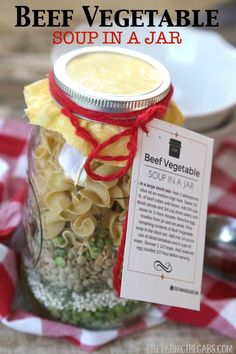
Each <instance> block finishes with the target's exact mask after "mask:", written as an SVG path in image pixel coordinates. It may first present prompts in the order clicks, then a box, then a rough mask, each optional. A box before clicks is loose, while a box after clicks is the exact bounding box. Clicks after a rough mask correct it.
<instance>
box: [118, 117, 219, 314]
mask: <svg viewBox="0 0 236 354" xmlns="http://www.w3.org/2000/svg"><path fill="white" fill-rule="evenodd" d="M148 130H149V133H148V135H146V134H145V133H144V132H143V131H139V138H138V152H137V154H136V157H135V160H134V164H133V170H132V183H131V194H130V202H129V214H128V215H129V217H128V227H127V235H126V244H125V253H124V264H123V273H122V285H121V297H124V298H128V299H133V300H142V301H148V302H153V303H159V304H165V305H171V306H178V307H182V308H188V309H193V310H199V308H200V295H201V282H202V270H203V256H204V244H205V228H206V217H207V205H208V193H209V185H210V176H211V165H212V153H213V140H212V139H210V138H208V137H206V136H203V135H200V134H197V133H195V132H192V131H190V130H187V129H184V128H181V127H178V126H176V125H173V124H170V123H166V122H163V121H161V120H153V121H152V122H151V123H150V124H149V125H148Z"/></svg>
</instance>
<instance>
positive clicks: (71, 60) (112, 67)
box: [53, 46, 171, 113]
mask: <svg viewBox="0 0 236 354" xmlns="http://www.w3.org/2000/svg"><path fill="white" fill-rule="evenodd" d="M53 72H54V77H55V81H56V83H57V85H58V86H59V87H60V88H61V89H62V90H63V91H64V92H65V93H66V94H67V95H68V96H69V97H70V99H71V100H73V101H74V102H76V103H77V104H78V105H80V106H81V107H84V108H87V109H91V110H94V111H99V112H110V113H124V112H130V111H137V110H141V109H144V108H147V107H149V106H151V105H153V104H155V103H157V102H159V101H161V100H163V99H164V98H165V97H166V96H167V95H168V93H169V90H170V85H171V78H170V74H169V72H168V71H167V69H166V68H165V67H164V66H163V65H162V64H161V63H160V62H158V61H157V60H155V59H153V58H151V57H149V56H147V55H144V54H141V53H139V52H136V51H133V50H129V49H124V48H111V47H105V46H103V47H86V48H83V49H78V50H73V51H71V52H69V53H66V54H64V55H62V56H61V57H59V58H58V59H57V61H56V62H55V64H54V68H53Z"/></svg>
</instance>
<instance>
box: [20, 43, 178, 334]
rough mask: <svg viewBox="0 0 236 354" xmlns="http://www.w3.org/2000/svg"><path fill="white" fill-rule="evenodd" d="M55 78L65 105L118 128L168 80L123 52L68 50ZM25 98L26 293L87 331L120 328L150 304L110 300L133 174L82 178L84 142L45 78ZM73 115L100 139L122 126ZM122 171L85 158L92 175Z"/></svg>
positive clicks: (118, 148)
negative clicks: (29, 130)
mask: <svg viewBox="0 0 236 354" xmlns="http://www.w3.org/2000/svg"><path fill="white" fill-rule="evenodd" d="M53 75H54V79H55V82H56V83H57V85H58V86H60V88H61V89H62V90H63V91H64V92H65V93H66V95H67V96H68V97H70V99H71V100H72V101H73V102H75V103H76V104H79V105H80V106H82V107H83V108H84V109H93V111H96V112H99V111H100V112H103V111H105V112H108V111H109V112H115V113H116V114H117V113H119V114H121V122H122V113H124V114H125V112H127V111H129V110H132V111H135V110H140V109H143V108H146V107H148V106H150V104H153V103H154V102H158V100H160V99H163V97H165V96H166V95H167V94H168V92H169V88H170V79H169V75H168V73H167V71H166V69H164V68H163V67H162V66H161V65H160V64H159V63H158V62H156V61H154V60H153V59H149V58H147V57H146V56H141V55H140V54H136V53H135V52H133V51H127V50H123V49H119V50H118V49H116V50H115V49H113V50H111V49H108V48H105V47H102V48H92V49H91V48H87V49H82V50H79V51H73V52H71V53H69V54H66V55H64V56H62V57H61V58H59V59H58V60H57V62H56V63H55V65H54V73H53ZM143 75H145V80H144V79H143ZM25 97H26V102H27V105H28V108H27V112H26V113H27V114H28V116H29V119H30V121H31V123H33V124H35V125H37V127H35V128H34V131H33V134H32V137H31V143H30V147H29V169H28V175H29V188H28V196H27V200H26V205H25V212H24V225H25V230H26V238H27V247H26V249H25V252H24V254H23V261H24V264H25V270H26V274H27V278H28V283H29V286H30V288H31V290H32V293H33V295H34V297H35V298H36V299H37V300H38V301H39V302H40V303H41V304H42V305H43V306H44V308H45V309H46V310H47V311H48V312H49V313H50V314H51V316H52V317H53V318H56V319H59V320H61V321H64V322H67V323H72V324H76V325H79V326H83V327H86V328H90V329H106V328H115V327H119V326H122V325H125V324H127V323H129V322H131V321H133V320H134V319H136V318H137V317H138V316H139V315H141V314H143V313H144V312H145V311H146V309H147V307H148V304H146V303H144V302H140V301H132V300H128V299H124V298H120V297H118V296H117V295H116V293H115V291H114V286H113V269H114V266H115V264H116V261H117V254H118V250H119V246H120V242H121V237H122V227H123V223H124V220H125V217H126V212H127V209H128V202H129V190H130V182H131V168H130V169H129V170H128V171H127V172H126V173H125V174H123V175H122V176H121V177H119V178H115V179H113V180H111V181H109V182H106V181H99V180H94V179H93V178H91V177H89V176H88V175H87V174H86V172H85V170H84V163H85V161H86V158H87V156H88V155H89V152H90V150H91V144H90V143H89V142H88V141H86V139H84V138H83V137H81V136H76V134H75V128H74V126H73V124H72V123H73V120H69V119H68V117H67V116H66V114H64V111H62V110H61V106H60V105H59V104H58V102H55V100H54V99H53V98H52V97H51V93H50V91H49V89H48V81H47V80H42V81H40V82H38V83H35V84H33V85H30V86H28V87H26V89H25ZM171 104H172V106H171V107H169V108H170V111H171V114H170V113H169V116H168V114H167V115H166V119H168V120H172V121H174V122H177V123H180V122H181V121H182V116H181V114H180V113H179V111H178V110H177V108H176V107H175V106H173V103H171ZM96 112H94V114H96ZM173 112H174V115H173ZM170 115H171V118H170ZM73 117H74V116H73ZM76 119H78V120H79V121H80V126H82V128H83V129H86V130H87V131H88V132H89V133H90V134H93V136H95V137H96V139H97V140H99V139H100V140H99V141H100V142H101V141H104V140H106V139H108V138H109V137H110V136H112V135H114V134H115V133H119V132H120V131H121V130H122V129H124V128H121V127H120V126H117V125H116V126H115V127H114V126H113V125H112V124H111V125H110V124H104V123H100V122H97V121H96V122H93V121H92V119H91V117H90V118H89V119H88V117H85V116H84V117H82V116H76ZM130 119H134V118H133V116H132V117H130ZM107 151H108V152H107ZM125 151H126V153H127V141H126V140H125V139H123V140H122V139H121V140H120V141H119V142H117V144H113V145H111V146H110V150H109V149H107V150H106V154H107V153H109V154H112V155H115V154H121V155H122V154H123V153H125ZM122 168H123V163H122V162H120V161H115V162H114V161H113V162H111V161H106V162H104V161H100V160H99V159H94V160H93V161H92V162H91V169H92V171H94V172H95V173H96V174H98V175H100V176H106V175H110V174H112V173H117V172H118V171H120V169H122Z"/></svg>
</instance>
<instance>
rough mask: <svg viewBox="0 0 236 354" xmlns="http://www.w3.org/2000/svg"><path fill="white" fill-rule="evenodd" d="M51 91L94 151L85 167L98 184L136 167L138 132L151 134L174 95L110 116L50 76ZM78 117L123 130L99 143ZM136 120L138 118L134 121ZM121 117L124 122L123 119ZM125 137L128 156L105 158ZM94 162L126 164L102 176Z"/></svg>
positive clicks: (119, 258) (116, 280) (117, 267)
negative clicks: (74, 96) (82, 102)
mask: <svg viewBox="0 0 236 354" xmlns="http://www.w3.org/2000/svg"><path fill="white" fill-rule="evenodd" d="M49 88H50V92H51V95H52V96H53V98H54V99H55V100H56V102H57V103H58V104H59V105H60V106H61V107H62V108H61V113H62V114H64V115H65V116H67V117H68V118H69V119H70V121H71V123H72V124H73V126H74V127H75V133H76V135H77V136H79V137H80V138H82V139H84V140H86V141H87V142H88V143H89V144H90V145H91V152H90V154H89V155H88V157H87V159H86V162H85V165H84V168H85V171H86V173H87V175H88V176H89V177H91V178H92V179H93V180H96V181H105V182H110V181H112V180H114V179H116V178H120V177H123V176H124V175H125V174H126V173H127V172H128V170H129V169H130V168H131V167H132V165H133V160H134V157H135V155H136V152H137V141H138V129H139V128H140V129H142V130H143V131H144V132H145V133H148V129H147V124H148V123H149V122H151V120H152V119H154V118H159V119H160V118H162V117H163V116H164V114H165V113H166V111H167V107H168V104H169V102H170V99H171V97H172V94H173V87H172V86H171V88H170V91H169V93H168V95H167V96H166V97H165V98H164V99H163V100H162V101H160V102H158V103H156V104H154V105H152V106H150V107H148V108H145V109H142V110H139V111H133V112H126V113H107V112H97V111H93V110H90V109H86V108H83V107H81V106H79V105H78V104H77V103H75V102H73V101H72V100H71V99H70V98H69V97H68V96H67V95H66V94H65V92H64V91H63V90H62V89H61V88H60V87H59V86H58V85H57V84H56V82H55V79H54V74H53V72H52V71H51V72H50V73H49ZM77 116H79V117H80V116H81V117H86V118H88V119H91V120H92V121H94V122H97V123H103V124H111V125H115V126H119V127H124V129H123V131H121V132H120V133H118V134H115V135H113V136H111V137H110V138H109V139H107V140H106V141H104V142H102V143H99V142H98V141H97V140H96V139H95V138H94V137H93V136H92V135H91V134H90V132H89V131H87V130H86V129H84V128H83V127H81V126H80V123H79V119H78V117H77ZM133 117H136V118H135V119H131V118H133ZM121 118H122V119H121ZM123 137H129V140H128V143H127V149H128V154H127V155H116V156H112V155H103V154H102V153H101V152H102V151H103V150H104V149H105V148H106V147H108V146H110V145H112V144H114V143H116V142H117V141H119V140H120V139H121V138H123ZM93 160H99V161H105V162H106V161H109V162H111V161H113V162H118V161H126V163H125V166H123V167H122V168H120V169H119V170H118V171H117V172H116V173H114V174H110V175H107V176H100V175H98V174H96V173H94V172H93V171H92V170H91V163H92V161H93ZM127 220H128V216H127V217H126V220H125V222H124V226H123V233H122V239H121V244H120V247H119V251H118V256H117V262H116V265H115V267H114V272H113V273H114V288H115V290H116V292H117V294H118V295H119V294H120V287H121V267H122V263H123V255H124V246H125V238H126V229H127Z"/></svg>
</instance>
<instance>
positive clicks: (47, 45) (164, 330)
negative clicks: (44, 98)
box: [0, 0, 236, 354]
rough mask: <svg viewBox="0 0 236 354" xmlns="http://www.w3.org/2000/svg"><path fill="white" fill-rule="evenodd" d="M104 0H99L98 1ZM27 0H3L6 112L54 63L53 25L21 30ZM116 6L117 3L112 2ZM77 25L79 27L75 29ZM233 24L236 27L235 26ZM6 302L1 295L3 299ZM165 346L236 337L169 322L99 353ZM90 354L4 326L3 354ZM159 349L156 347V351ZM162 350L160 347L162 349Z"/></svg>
mask: <svg viewBox="0 0 236 354" xmlns="http://www.w3.org/2000/svg"><path fill="white" fill-rule="evenodd" d="M85 3H86V4H91V5H94V2H93V1H88V0H87V1H84V2H83V4H85ZM97 3H99V2H97ZM114 3H115V1H103V2H102V4H103V5H102V6H103V7H104V8H108V9H109V8H111V7H114ZM222 3H227V1H217V0H205V1H203V0H202V1H201V0H192V1H191V7H192V8H193V9H194V8H212V9H213V8H216V7H217V5H218V4H222ZM20 4H21V2H19V3H18V2H17V1H14V0H1V5H0V44H1V54H0V116H3V115H4V116H9V117H11V116H12V115H17V116H18V117H20V116H21V115H23V108H24V101H23V96H22V89H23V87H24V85H26V84H28V83H30V82H32V81H35V80H37V79H40V78H43V77H44V76H45V74H46V73H47V72H48V68H49V66H50V50H51V32H52V30H50V29H44V28H40V29H35V28H34V29H33V28H27V29H26V28H21V29H16V28H15V27H14V24H15V8H14V6H15V5H20ZM22 4H24V5H28V6H30V7H32V8H41V9H44V8H56V9H58V8H61V9H63V8H67V9H69V8H70V9H74V10H75V13H77V12H78V9H79V7H80V5H81V4H82V2H81V1H79V0H73V1H70V0H68V1H63V0H51V1H50V5H49V2H48V1H46V0H41V1H37V2H36V1H33V0H30V1H27V0H26V1H24V2H22ZM112 4H113V5H112ZM118 4H119V5H117V7H118V8H127V7H129V8H153V9H156V8H158V9H160V10H161V9H163V8H168V9H170V10H172V11H173V9H177V8H182V9H183V8H184V9H188V8H190V2H189V1H188V0H175V1H173V0H172V1H171V0H169V1H162V2H157V1H154V0H147V1H145V2H144V1H140V0H136V1H135V0H131V1H129V2H128V4H127V0H120V1H119V2H118ZM79 21H80V15H79V13H78V14H77V15H76V17H75V19H74V25H76V24H78V22H79ZM72 28H73V27H72ZM232 28H233V29H232ZM220 31H221V32H222V33H223V35H224V36H225V37H226V39H228V40H230V41H231V42H232V43H234V44H236V27H235V26H234V27H230V28H228V27H224V28H222V29H220ZM0 301H1V299H0ZM161 344H162V345H165V344H216V345H217V344H228V345H232V350H234V352H235V353H236V340H233V339H229V338H226V337H222V336H220V335H217V334H214V333H212V332H211V331H209V330H206V329H202V328H194V327H191V326H184V325H179V324H176V323H171V322H168V323H164V324H162V325H159V326H157V327H155V328H153V329H150V330H147V331H145V332H142V333H139V334H136V335H131V336H129V337H126V338H123V339H121V340H118V341H116V342H114V343H111V344H109V345H107V346H105V347H104V348H103V349H101V350H100V351H98V352H95V353H104V354H129V353H132V354H134V353H151V349H150V346H153V345H161ZM26 352H27V353H33V354H41V353H57V354H60V353H67V354H74V353H76V354H79V353H84V352H83V351H81V350H79V349H78V348H77V347H75V346H74V345H72V344H70V343H69V342H67V341H66V340H62V339H61V340H60V339H51V338H45V337H44V338H42V337H36V336H32V335H27V334H22V333H18V332H13V331H12V330H9V329H7V328H6V327H4V326H2V325H0V354H11V353H15V354H25V353H26ZM153 352H154V351H153ZM156 352H157V351H156Z"/></svg>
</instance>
